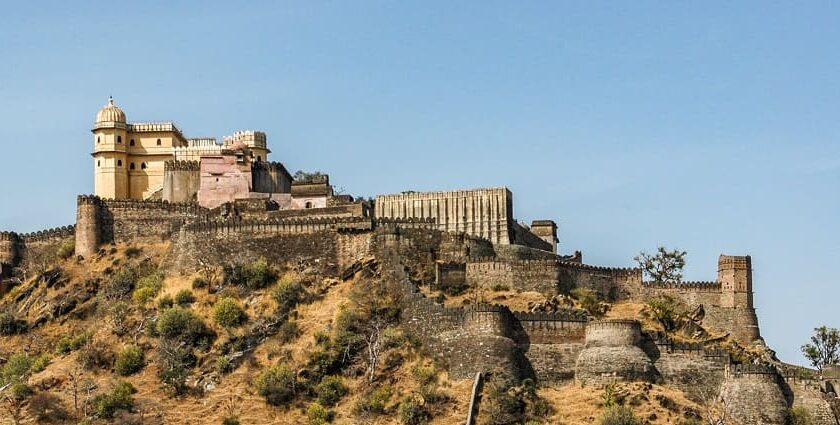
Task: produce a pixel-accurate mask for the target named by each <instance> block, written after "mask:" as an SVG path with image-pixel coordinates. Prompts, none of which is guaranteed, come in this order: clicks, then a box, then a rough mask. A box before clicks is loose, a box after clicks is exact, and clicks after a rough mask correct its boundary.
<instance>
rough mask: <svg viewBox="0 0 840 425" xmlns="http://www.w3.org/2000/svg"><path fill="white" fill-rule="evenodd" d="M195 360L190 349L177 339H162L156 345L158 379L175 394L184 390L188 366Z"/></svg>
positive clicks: (193, 363)
mask: <svg viewBox="0 0 840 425" xmlns="http://www.w3.org/2000/svg"><path fill="white" fill-rule="evenodd" d="M195 362H196V358H195V356H194V355H193V353H192V350H190V349H189V348H188V347H186V346H184V345H183V344H182V343H180V342H178V341H173V340H163V341H161V343H160V345H158V364H159V365H160V369H159V371H158V379H160V382H161V383H163V385H164V386H166V388H167V389H169V390H170V391H171V392H172V393H174V394H176V395H178V394H183V393H184V392H185V391H186V389H187V386H186V380H187V375H189V368H190V367H192V366H193V365H195Z"/></svg>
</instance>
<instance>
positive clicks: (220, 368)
mask: <svg viewBox="0 0 840 425" xmlns="http://www.w3.org/2000/svg"><path fill="white" fill-rule="evenodd" d="M231 370H233V364H231V362H230V359H229V358H228V356H226V355H224V354H222V355H220V356H219V357H216V371H217V372H219V373H230V371H231Z"/></svg>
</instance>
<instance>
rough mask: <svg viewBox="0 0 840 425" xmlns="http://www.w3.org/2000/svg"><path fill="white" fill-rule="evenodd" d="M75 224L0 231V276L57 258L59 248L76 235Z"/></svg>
mask: <svg viewBox="0 0 840 425" xmlns="http://www.w3.org/2000/svg"><path fill="white" fill-rule="evenodd" d="M75 232H76V229H75V226H72V225H71V226H64V227H56V228H53V229H46V230H39V231H37V232H31V233H15V232H0V264H4V267H3V272H2V273H1V274H0V277H3V276H5V277H8V276H7V275H9V274H10V273H11V270H12V268H14V267H16V266H18V265H23V266H27V265H29V264H32V263H36V262H45V261H50V260H52V259H53V258H55V255H56V254H57V252H58V248H59V247H60V246H61V245H62V244H63V243H65V242H68V241H72V240H73V238H74V237H75Z"/></svg>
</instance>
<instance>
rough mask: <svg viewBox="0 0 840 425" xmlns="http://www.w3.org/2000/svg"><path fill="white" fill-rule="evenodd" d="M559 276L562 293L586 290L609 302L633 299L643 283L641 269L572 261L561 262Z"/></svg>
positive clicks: (559, 286)
mask: <svg viewBox="0 0 840 425" xmlns="http://www.w3.org/2000/svg"><path fill="white" fill-rule="evenodd" d="M558 274H559V279H558V289H559V290H560V291H562V292H567V291H570V290H572V289H573V288H577V287H581V288H586V289H589V290H591V291H593V292H595V293H597V294H599V295H600V296H601V297H602V298H603V299H605V300H608V301H620V300H628V299H632V298H633V297H634V294H636V293H637V292H638V288H639V287H640V286H641V283H642V272H641V270H639V269H630V268H615V267H598V266H591V265H588V264H582V263H578V262H572V261H561V262H560V263H559V273H558Z"/></svg>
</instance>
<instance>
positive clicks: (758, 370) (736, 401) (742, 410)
mask: <svg viewBox="0 0 840 425" xmlns="http://www.w3.org/2000/svg"><path fill="white" fill-rule="evenodd" d="M721 396H722V397H723V399H724V401H725V406H726V407H725V408H726V410H727V413H728V415H727V416H728V417H729V418H731V419H733V420H734V421H736V422H737V423H741V424H744V425H782V424H784V423H785V416H786V415H785V411H786V410H787V407H788V402H787V400H786V399H785V397H784V394H783V392H782V388H781V387H780V385H779V377H778V374H777V372H776V370H775V368H773V367H770V366H764V365H752V364H748V365H733V366H730V367H729V368H728V370H727V374H726V378H725V380H724V384H723V390H722V392H721Z"/></svg>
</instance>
